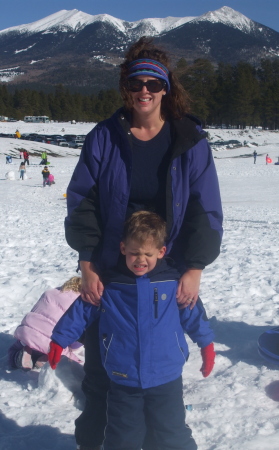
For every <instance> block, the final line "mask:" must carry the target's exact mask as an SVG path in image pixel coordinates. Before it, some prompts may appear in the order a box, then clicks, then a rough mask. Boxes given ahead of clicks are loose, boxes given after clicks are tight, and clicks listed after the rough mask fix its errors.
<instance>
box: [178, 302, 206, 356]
mask: <svg viewBox="0 0 279 450" xmlns="http://www.w3.org/2000/svg"><path fill="white" fill-rule="evenodd" d="M179 314H180V322H181V325H182V327H183V329H184V331H185V332H186V333H187V334H188V336H190V338H191V339H192V341H193V342H195V343H197V344H198V346H199V347H200V348H203V347H206V346H207V345H209V344H211V342H213V339H214V333H213V331H212V329H211V328H210V324H209V320H208V318H207V315H206V312H205V309H204V306H203V303H202V301H201V299H200V298H199V299H198V301H197V303H196V304H195V306H194V308H193V309H190V308H189V306H188V307H187V308H184V309H182V310H180V311H179Z"/></svg>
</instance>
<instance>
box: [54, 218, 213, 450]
mask: <svg viewBox="0 0 279 450" xmlns="http://www.w3.org/2000/svg"><path fill="white" fill-rule="evenodd" d="M165 240H166V224H165V222H164V221H163V219H162V218H161V217H159V216H158V215H157V214H155V213H153V212H147V211H139V212H137V213H134V214H133V215H132V216H131V217H130V219H129V220H128V221H127V223H126V225H125V230H124V236H123V241H122V242H121V244H120V250H121V253H122V254H123V255H124V256H125V263H124V261H123V263H122V264H121V262H120V263H119V264H118V266H117V267H116V268H114V269H111V270H110V271H108V272H107V274H106V275H105V277H104V278H103V282H104V285H105V290H104V293H103V296H102V301H101V306H100V307H96V306H93V305H92V304H90V303H87V302H85V301H83V300H82V299H81V298H79V299H77V300H76V301H75V302H74V303H73V305H72V306H71V308H69V310H68V311H67V312H66V313H65V314H64V315H63V317H62V318H61V319H60V320H59V322H58V323H57V325H56V326H55V328H54V330H53V334H52V337H51V339H52V342H51V344H50V352H49V355H48V356H49V362H50V365H51V367H52V368H53V369H54V368H55V367H56V365H57V363H58V362H59V361H60V355H61V353H62V351H63V348H65V347H67V346H68V345H69V344H70V343H71V342H73V341H75V340H76V339H77V338H78V337H79V336H80V335H81V334H82V333H83V331H84V329H85V328H87V327H88V326H89V325H90V324H91V323H92V322H93V321H94V320H96V319H100V324H99V337H100V349H101V357H102V363H103V366H104V368H105V369H106V371H107V374H108V376H109V378H110V380H111V385H110V390H109V392H108V397H107V427H106V432H105V440H104V442H103V447H102V448H103V449H104V450H116V449H120V448H121V449H122V448H123V449H124V448H125V449H126V448H127V449H129V450H136V449H139V448H142V445H143V441H144V437H145V433H146V425H147V426H148V427H149V426H150V427H151V428H152V430H153V435H154V439H155V441H156V445H155V444H154V448H158V449H162V448H173V449H174V448H175V449H177V450H186V449H187V450H196V449H197V445H196V443H195V440H194V439H193V437H192V432H191V429H190V428H189V427H188V426H187V425H186V424H185V407H184V404H183V384H182V376H181V374H182V369H183V365H184V364H185V362H186V361H187V359H188V357H189V350H188V345H187V342H186V340H185V336H184V332H186V333H187V334H188V335H189V336H190V338H191V339H192V340H193V341H194V342H196V343H197V344H198V346H199V347H200V348H201V356H202V360H203V364H202V368H201V372H202V374H203V376H204V377H207V376H208V375H209V374H210V372H211V371H212V369H213V366H214V358H215V352H214V346H213V342H212V340H213V332H212V330H211V328H210V326H209V321H208V319H207V317H206V313H205V310H204V307H203V304H202V302H201V300H200V299H198V301H197V303H196V305H195V306H194V307H193V308H192V309H190V308H189V307H187V308H185V309H182V310H179V309H178V306H177V302H176V291H177V287H178V281H179V278H180V274H179V272H178V271H177V270H176V269H175V268H174V267H172V266H171V265H169V264H168V262H167V260H166V259H165V258H164V254H165V252H166V247H165Z"/></svg>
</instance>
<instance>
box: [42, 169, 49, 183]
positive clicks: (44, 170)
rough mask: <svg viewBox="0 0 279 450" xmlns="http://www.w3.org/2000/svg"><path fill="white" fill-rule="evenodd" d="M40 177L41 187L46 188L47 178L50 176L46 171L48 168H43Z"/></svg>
mask: <svg viewBox="0 0 279 450" xmlns="http://www.w3.org/2000/svg"><path fill="white" fill-rule="evenodd" d="M42 175H43V187H45V186H46V184H48V177H49V175H50V172H49V170H48V167H47V166H45V167H44V168H43V170H42Z"/></svg>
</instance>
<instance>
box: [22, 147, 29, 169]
mask: <svg viewBox="0 0 279 450" xmlns="http://www.w3.org/2000/svg"><path fill="white" fill-rule="evenodd" d="M23 158H24V162H25V164H27V165H28V166H29V152H28V151H27V150H24V152H23Z"/></svg>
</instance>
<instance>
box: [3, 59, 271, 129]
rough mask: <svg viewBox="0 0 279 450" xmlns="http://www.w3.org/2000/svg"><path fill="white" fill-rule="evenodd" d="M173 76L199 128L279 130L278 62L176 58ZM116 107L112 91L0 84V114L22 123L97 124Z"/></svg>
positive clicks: (117, 99) (117, 96)
mask: <svg viewBox="0 0 279 450" xmlns="http://www.w3.org/2000/svg"><path fill="white" fill-rule="evenodd" d="M175 73H176V75H177V76H178V78H179V80H180V82H181V83H182V85H183V86H184V88H185V89H186V91H187V92H188V94H189V96H190V99H191V100H190V103H191V112H192V114H194V115H196V116H197V117H199V118H200V119H201V121H202V122H203V126H205V127H207V126H218V127H221V126H225V127H236V128H245V127H246V126H252V127H256V126H261V127H263V128H264V129H270V130H274V129H278V128H279V59H274V60H262V61H261V64H260V66H259V67H257V68H255V67H254V66H252V65H251V64H249V63H246V62H243V61H241V62H239V63H238V64H237V65H235V66H233V65H230V64H225V63H219V65H218V66H217V67H216V66H214V65H213V64H212V63H211V62H210V61H209V60H207V59H197V60H195V61H194V63H193V64H188V63H187V62H186V61H185V60H184V59H180V60H179V61H178V63H177V65H176V68H175ZM121 105H122V100H121V97H120V94H119V92H118V91H117V90H115V89H108V90H102V91H100V92H99V93H98V94H91V95H84V94H80V93H77V92H71V90H70V88H66V87H64V86H63V85H58V86H56V87H55V90H54V92H52V93H46V92H43V91H42V90H41V91H35V90H32V89H15V90H14V91H13V92H12V90H11V89H10V87H9V86H7V85H6V84H2V85H0V116H7V117H13V118H15V119H19V120H23V117H24V116H27V115H30V116H32V115H46V116H49V117H50V119H52V120H57V121H69V120H76V121H84V122H85V121H86V122H99V121H100V120H103V119H105V118H107V117H109V116H110V115H111V114H112V113H113V112H114V111H115V110H116V109H117V108H119V107H120V106H121Z"/></svg>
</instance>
